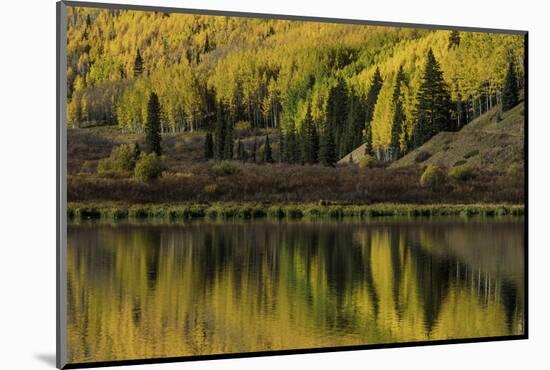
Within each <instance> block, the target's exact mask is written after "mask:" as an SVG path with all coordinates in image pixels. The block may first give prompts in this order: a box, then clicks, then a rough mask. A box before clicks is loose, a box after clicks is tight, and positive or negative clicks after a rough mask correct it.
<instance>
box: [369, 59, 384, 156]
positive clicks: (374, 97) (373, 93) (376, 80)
mask: <svg viewBox="0 0 550 370" xmlns="http://www.w3.org/2000/svg"><path fill="white" fill-rule="evenodd" d="M382 83H383V81H382V76H381V75H380V70H379V69H378V67H376V71H374V75H373V76H372V80H371V85H370V89H369V92H368V93H367V101H366V102H365V105H366V108H365V144H366V145H365V154H368V155H372V154H373V148H372V127H371V122H372V117H373V115H374V107H375V106H376V102H377V101H378V94H379V93H380V89H381V88H382Z"/></svg>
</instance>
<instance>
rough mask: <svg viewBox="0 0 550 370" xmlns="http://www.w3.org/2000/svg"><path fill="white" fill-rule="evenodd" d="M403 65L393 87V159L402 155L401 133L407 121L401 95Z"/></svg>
mask: <svg viewBox="0 0 550 370" xmlns="http://www.w3.org/2000/svg"><path fill="white" fill-rule="evenodd" d="M404 78H405V76H404V72H403V66H401V67H399V71H398V72H397V76H396V78H395V86H394V88H393V96H392V105H393V117H392V126H391V139H390V147H389V149H390V158H391V159H392V160H395V159H398V158H399V157H401V134H402V131H403V124H404V121H405V112H404V109H403V100H402V96H401V84H402V83H403V81H404Z"/></svg>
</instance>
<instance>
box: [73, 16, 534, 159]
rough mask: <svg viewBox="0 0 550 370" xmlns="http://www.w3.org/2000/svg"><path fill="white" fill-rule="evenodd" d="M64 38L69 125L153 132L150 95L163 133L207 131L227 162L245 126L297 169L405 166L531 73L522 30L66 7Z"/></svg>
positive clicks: (216, 151) (519, 84) (493, 104)
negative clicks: (417, 151) (374, 160)
mask: <svg viewBox="0 0 550 370" xmlns="http://www.w3.org/2000/svg"><path fill="white" fill-rule="evenodd" d="M67 42H68V48H67V54H68V57H67V58H68V70H67V77H68V78H67V83H68V90H67V91H68V102H69V103H68V104H69V105H68V110H67V111H68V112H67V114H68V117H67V121H68V124H69V125H70V127H88V126H97V125H118V127H119V128H120V130H122V131H124V132H130V133H142V132H145V131H146V129H147V125H148V123H147V122H150V121H151V120H150V117H148V116H149V115H150V113H151V110H150V109H148V108H150V106H148V105H149V103H150V100H151V99H150V97H151V95H152V93H154V94H155V96H158V103H159V109H158V110H159V112H158V113H159V115H160V130H161V131H163V132H180V131H197V130H204V131H205V132H209V134H208V135H207V140H206V141H207V142H208V141H209V140H211V145H212V146H213V147H214V148H211V155H212V156H214V154H215V153H217V158H218V159H232V158H233V157H234V156H238V155H239V150H243V151H245V149H239V145H238V143H236V142H235V143H233V140H234V137H233V136H232V135H233V132H234V130H235V129H242V128H244V129H247V130H251V131H255V130H257V129H266V128H267V129H271V130H278V131H280V135H277V137H279V143H278V144H277V145H278V147H279V148H280V152H281V155H280V159H281V160H282V161H285V162H290V163H295V162H301V163H317V162H321V163H323V164H326V165H333V164H334V163H336V161H337V160H338V159H340V158H341V157H343V156H344V155H345V154H347V153H349V152H350V151H352V150H353V149H355V148H356V147H358V146H359V145H361V144H363V143H366V146H365V147H366V151H367V152H368V154H371V155H373V156H376V157H378V158H379V159H383V160H394V159H398V158H400V157H401V156H403V155H405V154H406V153H407V152H409V151H411V150H412V149H414V148H415V147H418V146H420V145H422V144H423V143H424V142H426V141H427V140H428V139H429V138H431V137H432V136H434V135H435V134H437V133H438V132H440V131H453V130H458V129H460V128H461V127H463V126H464V125H465V124H467V123H468V122H469V121H471V120H472V119H474V118H475V117H477V116H479V115H481V114H483V113H484V112H486V111H488V110H490V109H491V108H492V107H493V106H495V105H496V104H499V103H501V102H502V99H503V90H504V88H505V86H504V85H505V81H509V84H510V81H513V85H515V86H512V88H513V89H514V90H517V89H519V88H521V87H522V86H523V79H524V78H523V76H524V70H523V69H524V65H523V58H524V56H523V55H524V50H523V49H524V47H523V42H524V39H523V36H521V35H503V34H491V33H472V32H456V31H453V32H451V31H432V30H419V29H407V28H390V27H374V26H362V25H346V24H327V23H315V22H297V21H282V20H262V19H245V18H235V17H221V16H199V15H184V14H166V13H160V12H140V11H124V10H97V9H85V8H74V7H70V8H69V10H68V40H67ZM508 88H510V86H509V87H508ZM514 93H515V92H514ZM515 94H516V95H517V93H515ZM504 96H505V99H506V96H508V95H506V94H504ZM148 112H149V113H148ZM222 136H223V137H222ZM227 137H229V139H227ZM208 138H209V139H208ZM222 147H223V148H222ZM227 148H229V149H227ZM234 152H236V154H234ZM244 154H246V153H244ZM255 155H256V153H255V152H254V157H255ZM248 157H250V153H249V155H248Z"/></svg>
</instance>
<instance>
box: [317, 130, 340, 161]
mask: <svg viewBox="0 0 550 370" xmlns="http://www.w3.org/2000/svg"><path fill="white" fill-rule="evenodd" d="M337 160H338V158H337V157H336V143H335V142H334V134H333V130H332V128H331V127H330V126H329V125H328V124H327V125H325V128H324V130H323V132H322V134H321V138H320V144H319V162H321V164H322V165H323V166H334V165H335V164H336V161H337Z"/></svg>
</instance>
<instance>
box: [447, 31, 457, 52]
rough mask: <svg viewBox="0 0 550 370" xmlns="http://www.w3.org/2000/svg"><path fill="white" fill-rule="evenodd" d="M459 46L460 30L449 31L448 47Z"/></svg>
mask: <svg viewBox="0 0 550 370" xmlns="http://www.w3.org/2000/svg"><path fill="white" fill-rule="evenodd" d="M458 46H460V32H458V31H451V33H450V34H449V46H448V48H449V49H452V48H456V47H458Z"/></svg>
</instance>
